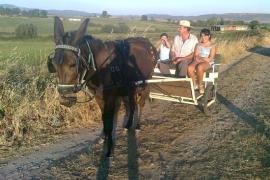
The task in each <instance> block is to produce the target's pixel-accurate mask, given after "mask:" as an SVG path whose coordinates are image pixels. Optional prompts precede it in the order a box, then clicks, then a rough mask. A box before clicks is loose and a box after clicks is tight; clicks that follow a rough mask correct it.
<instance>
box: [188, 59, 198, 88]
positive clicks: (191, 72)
mask: <svg viewBox="0 0 270 180" xmlns="http://www.w3.org/2000/svg"><path fill="white" fill-rule="evenodd" d="M197 65H198V63H197V62H195V61H193V62H192V63H191V64H190V65H189V66H188V76H189V77H190V78H191V79H192V82H193V87H194V89H195V88H196V87H197V83H196V79H195V68H196V66H197Z"/></svg>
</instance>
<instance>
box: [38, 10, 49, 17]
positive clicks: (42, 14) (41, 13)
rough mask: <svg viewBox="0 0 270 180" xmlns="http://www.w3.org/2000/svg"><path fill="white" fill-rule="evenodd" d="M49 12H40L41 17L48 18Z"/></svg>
mask: <svg viewBox="0 0 270 180" xmlns="http://www.w3.org/2000/svg"><path fill="white" fill-rule="evenodd" d="M47 14H48V12H47V11H46V10H40V12H39V16H40V17H47Z"/></svg>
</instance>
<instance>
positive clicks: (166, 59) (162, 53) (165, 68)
mask: <svg viewBox="0 0 270 180" xmlns="http://www.w3.org/2000/svg"><path fill="white" fill-rule="evenodd" d="M157 51H158V54H159V60H158V63H157V67H158V68H159V70H160V72H161V73H162V74H164V75H169V74H170V64H171V60H170V51H171V43H170V41H169V36H168V34H167V33H162V34H161V35H160V40H159V43H158V46H157Z"/></svg>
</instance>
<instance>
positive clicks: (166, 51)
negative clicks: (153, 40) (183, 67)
mask: <svg viewBox="0 0 270 180" xmlns="http://www.w3.org/2000/svg"><path fill="white" fill-rule="evenodd" d="M159 58H160V60H161V61H164V60H168V59H170V48H167V47H166V46H164V45H163V44H161V45H160V53H159Z"/></svg>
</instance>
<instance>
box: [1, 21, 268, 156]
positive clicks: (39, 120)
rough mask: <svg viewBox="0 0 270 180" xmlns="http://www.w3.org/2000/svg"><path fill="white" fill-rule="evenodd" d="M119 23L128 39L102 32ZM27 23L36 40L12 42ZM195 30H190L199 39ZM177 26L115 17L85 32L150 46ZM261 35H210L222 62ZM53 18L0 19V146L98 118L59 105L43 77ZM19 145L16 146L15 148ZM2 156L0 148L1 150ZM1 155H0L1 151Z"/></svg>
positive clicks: (83, 107) (81, 108) (70, 26)
mask: <svg viewBox="0 0 270 180" xmlns="http://www.w3.org/2000/svg"><path fill="white" fill-rule="evenodd" d="M121 22H124V23H126V24H127V25H128V26H129V27H130V29H132V30H134V29H136V31H135V30H134V31H132V32H130V33H127V34H116V33H112V34H111V33H101V32H100V29H101V27H102V26H104V25H106V24H118V23H121ZM22 23H28V24H29V23H32V24H34V25H36V26H37V28H38V37H37V38H35V39H17V38H16V37H15V34H14V31H15V29H16V27H17V26H18V25H19V24H22ZM79 25H80V22H69V21H67V20H64V27H65V31H70V30H76V29H77V28H78V27H79ZM200 28H201V27H199V28H195V29H193V30H192V33H194V34H196V35H198V34H199V29H200ZM176 30H177V25H176V24H170V23H166V22H157V21H149V22H145V21H140V20H127V19H117V18H110V19H106V18H91V19H90V24H89V28H88V33H90V34H92V35H93V36H94V37H97V38H100V39H102V40H113V39H121V38H126V37H133V36H144V37H147V38H149V39H150V41H151V42H152V43H153V44H155V43H156V42H157V41H158V39H159V35H160V33H162V32H167V33H168V34H169V36H170V37H171V40H172V39H173V38H172V37H173V36H175V35H176V34H177V31H176ZM262 36H263V34H261V33H258V32H256V33H254V32H249V31H248V32H230V33H214V41H216V42H217V43H218V45H219V48H218V53H219V54H221V55H222V57H223V59H222V61H223V63H229V62H230V61H231V60H232V59H233V58H236V57H237V56H238V55H240V54H242V53H243V52H245V51H246V50H247V49H248V48H252V47H254V46H256V45H258V44H259V43H260V40H261V38H262ZM52 37H53V18H52V17H49V18H24V17H3V16H0V78H1V81H0V146H1V145H5V144H18V145H21V144H22V143H31V142H32V141H36V139H38V138H39V137H40V136H42V137H43V135H44V134H46V133H50V134H55V133H58V132H59V131H62V130H63V129H66V128H67V127H76V126H77V127H82V126H83V127H85V126H89V125H90V124H91V122H93V121H95V120H98V119H99V113H94V114H95V115H94V114H93V113H92V114H91V112H93V111H89V108H91V109H94V112H96V111H98V108H97V106H96V105H95V103H94V102H92V103H90V105H89V104H80V105H77V106H75V107H73V108H70V109H69V108H65V107H62V106H60V105H59V102H58V93H57V92H56V90H55V78H54V75H50V74H49V73H48V72H47V67H46V60H47V55H48V54H49V53H51V52H53V49H54V42H53V38H52ZM18 142H19V143H18ZM0 151H1V148H0ZM0 153H1V152H0Z"/></svg>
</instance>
